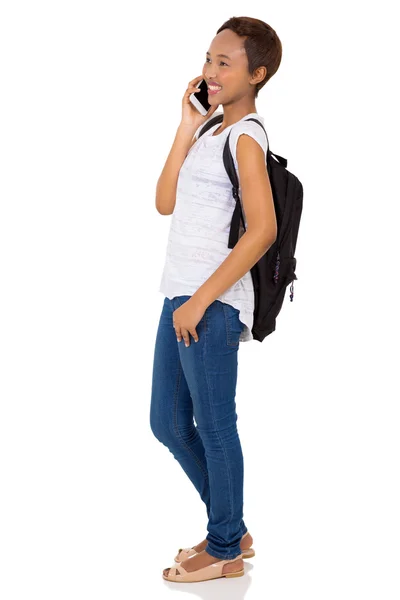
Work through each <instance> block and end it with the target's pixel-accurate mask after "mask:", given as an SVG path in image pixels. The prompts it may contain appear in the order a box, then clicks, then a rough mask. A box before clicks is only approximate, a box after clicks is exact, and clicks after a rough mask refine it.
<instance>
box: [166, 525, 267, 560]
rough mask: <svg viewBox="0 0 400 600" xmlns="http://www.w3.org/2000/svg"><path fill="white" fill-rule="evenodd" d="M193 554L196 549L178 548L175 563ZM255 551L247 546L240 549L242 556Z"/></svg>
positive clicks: (250, 556)
mask: <svg viewBox="0 0 400 600" xmlns="http://www.w3.org/2000/svg"><path fill="white" fill-rule="evenodd" d="M248 534H249V532H248V531H246V533H245V534H244V536H243V537H242V539H243V538H245V537H246V535H248ZM195 554H198V552H196V550H195V549H194V548H180V549H179V551H178V554H177V555H176V556H175V558H174V561H175V562H176V563H181V562H183V561H184V560H186V559H187V558H190V557H191V556H195ZM255 554H256V553H255V551H254V548H247V550H242V558H253V556H255Z"/></svg>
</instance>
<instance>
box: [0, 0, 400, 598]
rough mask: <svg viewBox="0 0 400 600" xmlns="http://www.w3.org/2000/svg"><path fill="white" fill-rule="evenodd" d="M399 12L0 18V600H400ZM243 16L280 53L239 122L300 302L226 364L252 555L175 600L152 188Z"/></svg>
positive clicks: (198, 516)
mask: <svg viewBox="0 0 400 600" xmlns="http://www.w3.org/2000/svg"><path fill="white" fill-rule="evenodd" d="M394 6H395V3H394V2H385V1H383V2H380V3H378V4H372V3H369V2H350V1H347V2H335V3H331V4H327V3H321V2H311V1H304V2H294V1H293V2H279V3H274V4H270V3H266V2H251V1H246V2H230V3H227V4H223V3H219V4H215V3H212V4H211V5H209V4H208V5H207V4H206V5H201V6H200V5H199V6H196V5H195V4H193V3H191V4H190V5H188V4H187V3H184V2H169V3H165V4H161V3H159V4H154V3H139V4H138V5H136V8H135V5H134V3H133V2H126V1H125V2H122V1H117V0H114V1H113V2H110V1H109V2H90V1H88V0H80V1H79V2H76V1H73V0H70V1H69V2H43V1H37V2H19V1H17V0H14V1H13V2H11V1H5V2H3V3H2V5H1V12H0V69H1V72H0V81H1V88H2V89H1V94H0V102H1V111H0V119H1V132H0V145H1V182H0V183H1V190H0V192H1V214H0V285H1V294H0V301H1V311H0V318H1V330H0V344H1V357H0V358H1V390H0V392H1V415H0V485H1V494H0V519H1V523H0V527H1V530H0V549H1V556H0V565H1V576H0V596H1V598H2V600H14V599H21V600H22V599H23V600H26V599H29V600H30V599H32V598H40V599H41V600H47V599H51V600H54V599H57V600H64V599H65V600H67V599H68V600H70V599H72V598H73V599H74V600H81V599H82V600H88V599H90V598H93V599H96V600H101V599H103V598H104V599H111V598H112V599H116V598H118V600H124V599H132V598H135V599H136V598H157V599H158V600H161V599H163V598H171V594H175V593H178V592H179V593H180V594H181V596H180V597H181V598H186V597H187V598H189V597H190V596H192V595H193V594H194V595H195V596H198V597H200V598H203V599H204V600H206V599H207V600H210V599H214V598H219V599H220V598H224V599H225V598H226V599H227V600H228V599H229V600H242V599H243V598H245V597H246V600H250V599H253V598H254V599H257V600H258V599H259V598H269V599H271V600H276V599H290V600H292V599H293V598H307V600H312V599H316V600H321V598H323V599H324V600H331V599H332V600H337V598H341V600H344V599H349V600H350V599H351V600H354V599H355V598H360V599H363V600H365V599H367V598H368V599H381V598H385V600H395V599H396V600H398V598H399V594H400V582H399V565H400V546H399V536H400V517H399V506H400V489H399V454H400V452H399V451H400V448H399V397H400V394H399V385H398V372H397V371H396V368H398V363H399V351H398V338H399V318H398V298H399V296H398V293H399V285H398V268H399V260H398V259H399V253H398V243H397V240H398V227H399V221H398V215H399V202H400V198H399V177H398V164H399V163H398V159H399V155H398V135H399V127H398V124H399V123H398V106H399V95H398V94H397V92H396V89H397V86H398V79H399V64H398V62H399V61H398V59H399V47H398V45H396V43H397V42H396V38H397V37H398V31H397V29H398V21H396V20H395V18H394V13H393V9H394ZM242 15H246V16H252V17H257V18H260V19H262V20H264V21H266V22H267V23H269V24H270V25H271V26H272V27H273V28H274V29H275V30H276V31H277V33H278V35H279V37H280V39H281V41H282V45H283V57H282V63H281V66H280V68H279V70H278V72H277V73H276V75H275V76H274V77H273V78H272V79H271V81H270V82H268V83H267V85H266V86H265V87H264V88H263V89H262V90H261V92H260V94H259V97H258V99H257V101H256V105H257V112H259V113H260V114H261V115H262V116H263V117H264V118H265V123H266V128H267V131H268V136H269V141H270V147H271V149H272V150H273V151H274V152H276V153H277V154H280V155H281V156H284V157H286V158H287V159H288V169H289V170H290V171H291V172H293V173H295V174H296V175H297V176H298V178H299V179H300V181H301V182H302V183H303V186H304V207H303V215H302V221H301V225H300V233H299V238H298V245H297V248H296V257H297V261H298V262H297V270H296V272H297V276H298V280H297V281H295V284H294V301H293V302H290V300H289V297H288V294H287V296H286V299H285V303H284V306H283V309H282V312H281V314H280V316H279V317H278V321H277V329H276V331H275V332H274V334H272V335H271V336H269V337H267V338H266V339H265V340H264V342H263V343H262V344H260V343H259V342H256V341H253V342H247V343H243V344H241V345H240V351H239V381H238V386H237V397H236V400H237V409H238V415H239V421H238V427H239V432H240V437H241V442H242V447H243V452H244V459H245V505H244V516H245V521H246V524H247V525H248V527H249V530H250V532H251V533H252V535H253V537H254V548H255V550H256V556H255V557H254V559H253V560H251V561H246V566H245V568H246V573H245V576H244V577H241V578H238V579H231V580H226V579H221V580H217V581H214V582H206V583H201V584H192V585H188V584H181V585H179V584H171V583H168V582H166V581H164V580H163V579H162V577H161V572H162V569H163V568H164V567H167V566H171V565H172V564H173V557H174V555H175V553H176V551H177V550H178V548H180V547H185V546H191V545H194V544H196V543H198V542H200V541H201V540H202V539H204V537H205V536H206V534H207V530H206V525H207V521H206V511H205V506H204V505H203V504H202V502H201V500H200V498H199V496H198V494H197V492H196V491H195V489H194V488H193V486H192V484H191V483H190V481H189V479H188V478H187V477H186V475H185V474H184V472H183V471H182V469H181V467H180V465H179V464H178V463H177V461H175V459H174V458H173V456H172V454H170V453H169V452H168V450H167V449H166V448H165V447H164V446H163V445H162V444H161V443H160V442H159V441H158V440H157V439H156V438H155V437H154V436H153V434H152V432H151V430H150V425H149V406H150V396H151V376H152V366H153V363H152V361H153V352H154V342H155V335H156V331H157V326H158V320H159V315H160V312H161V308H162V302H163V296H162V295H161V294H160V293H159V292H158V286H159V282H160V278H161V272H162V267H163V263H164V255H165V249H166V242H167V236H168V230H169V224H170V220H171V217H170V216H169V217H165V216H161V215H160V214H159V213H158V212H157V211H156V209H155V187H156V182H157V179H158V177H159V175H160V173H161V170H162V167H163V165H164V162H165V160H166V157H167V155H168V153H169V150H170V147H171V144H172V142H173V139H174V136H175V132H176V128H177V127H178V125H179V121H180V117H181V101H182V96H183V94H184V92H185V90H186V88H187V85H188V82H189V81H190V80H191V79H193V78H194V77H196V76H197V75H201V72H202V67H203V63H204V60H205V53H206V51H207V50H208V49H209V45H210V44H211V41H212V39H213V37H214V36H215V34H216V31H217V29H218V27H219V26H220V25H222V23H223V22H224V21H225V20H227V19H228V18H229V17H231V16H242Z"/></svg>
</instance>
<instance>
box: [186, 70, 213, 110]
mask: <svg viewBox="0 0 400 600" xmlns="http://www.w3.org/2000/svg"><path fill="white" fill-rule="evenodd" d="M197 87H199V88H200V91H199V92H193V94H190V96H189V100H190V102H191V103H192V104H193V106H195V107H196V108H197V110H198V111H199V113H200V114H202V115H203V116H205V115H206V114H207V113H208V111H209V110H210V107H211V104H210V103H209V102H208V88H207V83H206V82H205V81H204V79H202V80H201V82H200V84H197Z"/></svg>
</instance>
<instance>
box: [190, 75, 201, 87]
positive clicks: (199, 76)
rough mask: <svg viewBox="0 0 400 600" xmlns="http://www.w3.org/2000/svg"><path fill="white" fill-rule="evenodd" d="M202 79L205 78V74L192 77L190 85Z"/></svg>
mask: <svg viewBox="0 0 400 600" xmlns="http://www.w3.org/2000/svg"><path fill="white" fill-rule="evenodd" d="M202 79H204V77H203V75H198V76H197V77H195V78H194V79H192V81H189V86H190V85H196V84H197V83H199V81H201V80H202Z"/></svg>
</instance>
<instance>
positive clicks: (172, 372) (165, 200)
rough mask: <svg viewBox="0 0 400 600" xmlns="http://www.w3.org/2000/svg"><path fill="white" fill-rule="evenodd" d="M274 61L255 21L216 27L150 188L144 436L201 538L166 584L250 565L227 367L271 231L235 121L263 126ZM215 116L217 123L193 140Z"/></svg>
mask: <svg viewBox="0 0 400 600" xmlns="http://www.w3.org/2000/svg"><path fill="white" fill-rule="evenodd" d="M281 55H282V47H281V43H280V40H279V38H278V36H277V35H276V33H275V31H274V30H273V29H272V28H271V27H270V26H269V25H267V24H266V23H264V22H263V21H260V20H258V19H252V18H249V17H233V18H231V19H229V20H228V21H226V22H225V23H224V24H223V25H222V26H221V27H220V29H219V30H218V31H217V35H216V37H215V38H214V39H213V40H212V43H211V46H210V47H209V50H208V51H207V52H206V58H205V63H204V66H203V72H202V75H200V76H198V77H196V78H195V79H193V80H192V81H191V82H190V83H189V87H188V88H187V90H186V92H185V94H184V96H183V100H182V120H181V123H180V125H179V127H178V130H177V133H176V136H175V140H174V143H173V145H172V148H171V151H170V153H169V156H168V158H167V161H166V163H165V166H164V169H163V171H162V173H161V176H160V178H159V180H158V183H157V190H156V208H157V210H158V212H159V213H161V214H163V215H170V214H172V213H173V217H172V221H171V228H170V233H169V239H168V246H167V252H166V260H165V265H164V270H163V274H162V280H161V285H160V291H161V292H162V293H163V294H164V295H165V299H164V305H163V309H162V313H161V317H160V321H159V326H158V331H157V336H156V343H155V352H154V366H153V379H152V396H151V408H150V425H151V429H152V431H153V433H154V435H155V436H156V437H157V439H158V440H159V441H160V442H162V443H163V444H164V445H165V446H166V447H167V448H168V449H169V450H170V452H171V453H172V454H173V456H174V458H175V459H176V460H177V461H179V463H180V465H181V466H182V469H183V470H184V471H185V473H186V474H187V476H188V477H189V478H190V480H191V481H192V482H193V484H194V486H195V487H196V489H197V490H198V492H199V494H200V497H201V499H202V500H203V501H204V503H205V505H206V508H207V516H208V525H207V530H208V535H207V537H206V538H205V539H204V540H203V541H202V542H200V543H199V544H197V545H196V546H193V547H192V548H185V549H183V550H182V549H181V550H180V551H179V552H178V555H177V556H176V557H175V561H176V565H175V566H174V567H171V568H167V569H164V571H163V577H164V579H167V580H168V581H181V582H189V581H204V580H208V579H215V578H217V577H236V576H240V575H243V574H244V568H243V558H249V557H251V556H254V550H253V549H252V547H251V546H252V543H253V539H252V537H251V535H250V533H249V531H248V530H247V527H246V525H245V523H244V521H243V455H242V449H241V444H240V440H239V436H238V431H237V426H236V421H237V414H236V403H235V392H236V381H237V369H238V359H237V356H238V349H239V342H240V341H248V340H251V339H253V337H252V333H251V329H252V324H253V311H254V288H253V282H252V277H251V273H250V269H251V267H252V266H253V265H254V264H255V263H256V262H257V261H258V260H259V259H260V258H261V256H262V255H263V254H264V253H265V252H266V251H267V250H268V249H269V247H270V246H271V245H272V244H273V243H274V241H275V239H276V232H277V231H276V217H275V210H274V203H273V198H272V192H271V187H270V183H269V178H268V172H267V168H266V152H267V138H266V135H265V132H264V131H263V129H262V128H261V127H260V125H258V124H257V123H255V122H254V121H246V120H245V119H246V118H248V117H250V116H251V117H256V118H258V119H259V120H261V122H263V121H264V119H262V117H260V116H259V115H258V114H257V112H256V107H255V98H256V97H257V95H258V91H259V90H260V89H261V88H262V87H263V86H264V85H265V83H266V82H267V81H268V80H269V79H270V78H271V77H272V75H274V73H275V72H276V71H277V69H278V67H279V64H280V61H281ZM201 79H205V81H206V82H207V84H208V86H209V94H208V101H209V103H210V105H211V108H210V110H209V111H208V113H207V115H206V116H205V117H204V116H202V115H201V114H200V113H199V112H198V111H197V109H195V108H194V107H193V105H192V104H191V102H190V101H189V96H190V94H192V93H193V92H195V91H197V90H198V88H197V87H196V86H197V84H198V83H199V82H200V81H201ZM220 104H221V105H222V106H223V108H224V110H223V121H222V123H221V124H220V125H219V126H218V125H214V126H213V127H211V128H210V129H209V130H208V131H207V132H206V133H205V134H203V135H202V136H201V137H200V138H198V134H199V132H200V129H201V127H202V126H203V125H204V123H205V122H206V121H208V120H209V119H210V118H211V117H212V115H213V114H214V112H215V110H216V109H217V107H218V106H219V105H220ZM229 133H230V138H229V144H230V150H231V153H232V156H233V159H234V163H235V167H236V170H237V172H238V177H239V182H240V188H239V195H240V200H241V203H242V210H243V216H244V221H245V225H246V230H243V228H242V230H241V232H240V233H241V235H240V239H239V241H238V243H237V244H236V246H235V247H234V248H233V249H229V248H228V237H229V230H230V224H231V220H232V215H233V210H234V207H235V200H234V198H233V196H232V185H231V183H230V180H229V178H228V175H227V173H226V171H225V168H224V165H223V158H222V152H223V148H224V144H225V141H226V139H227V136H228V134H229ZM243 134H245V135H243ZM190 336H191V337H190ZM191 338H192V339H191ZM182 340H183V341H184V345H183V344H182V343H181V342H182ZM194 420H195V423H194Z"/></svg>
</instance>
